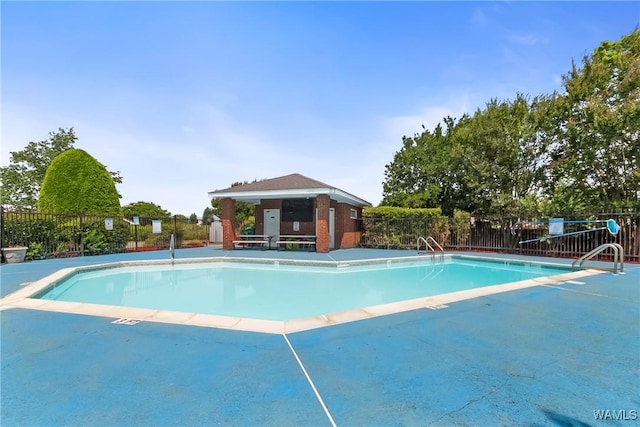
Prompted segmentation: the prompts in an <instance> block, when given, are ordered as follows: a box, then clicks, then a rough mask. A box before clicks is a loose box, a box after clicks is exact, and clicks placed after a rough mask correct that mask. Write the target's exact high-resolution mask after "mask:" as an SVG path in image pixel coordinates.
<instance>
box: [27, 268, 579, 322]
mask: <svg viewBox="0 0 640 427" xmlns="http://www.w3.org/2000/svg"><path fill="white" fill-rule="evenodd" d="M566 272H567V270H565V269H560V268H550V267H546V266H541V265H529V264H518V263H508V262H487V261H476V260H463V259H450V260H445V261H444V262H441V263H439V262H436V263H431V262H425V263H394V264H377V265H369V266H357V267H342V268H335V267H308V266H304V267H301V266H284V265H279V266H276V265H273V264H268V265H256V264H244V263H208V264H202V263H200V264H178V265H175V266H171V265H158V266H149V265H147V266H136V267H121V268H109V269H103V270H95V271H91V272H80V273H77V274H75V275H73V276H72V277H70V278H68V279H66V280H65V281H63V282H61V283H58V284H57V285H56V286H55V287H52V288H51V289H49V290H48V291H46V293H44V294H43V295H41V296H40V298H43V299H50V300H62V301H74V302H84V303H95V304H108V305H119V306H128V307H140V308H152V309H162V310H171V311H183V312H189V313H204V314H219V315H227V316H236V317H250V318H256V319H267V320H291V319H297V318H304V317H312V316H317V315H321V314H328V313H335V312H340V311H345V310H351V309H355V308H359V307H367V306H373V305H378V304H385V303H390V302H396V301H402V300H408V299H414V298H419V297H425V296H432V295H439V294H444V293H449V292H455V291H460V290H465V289H472V288H479V287H484V286H490V285H497V284H503V283H509V282H515V281H519V280H526V279H532V278H535V277H542V276H551V275H554V274H561V273H566Z"/></svg>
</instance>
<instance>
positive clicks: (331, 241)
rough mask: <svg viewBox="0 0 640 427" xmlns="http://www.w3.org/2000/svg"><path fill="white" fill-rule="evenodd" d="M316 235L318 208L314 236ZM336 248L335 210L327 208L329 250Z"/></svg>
mask: <svg viewBox="0 0 640 427" xmlns="http://www.w3.org/2000/svg"><path fill="white" fill-rule="evenodd" d="M317 234H318V208H316V235H317ZM335 247H336V210H335V208H329V249H334V248H335Z"/></svg>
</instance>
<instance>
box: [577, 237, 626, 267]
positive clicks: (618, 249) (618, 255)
mask: <svg viewBox="0 0 640 427" xmlns="http://www.w3.org/2000/svg"><path fill="white" fill-rule="evenodd" d="M609 248H611V249H613V270H612V271H613V272H614V273H617V272H618V263H620V272H621V273H622V272H624V248H623V247H622V245H619V244H618V243H604V244H602V245H600V246H598V247H597V248H595V249H594V250H592V251H591V252H588V253H586V254H584V255H582V256H581V257H580V258H578V259H577V260H575V261H573V263H571V269H572V270H573V269H574V268H576V266H577V267H578V268H582V264H583V263H584V262H585V261H587V260H589V259H591V258H593V257H594V256H596V255H598V254H599V253H602V252H604V251H605V250H606V249H609Z"/></svg>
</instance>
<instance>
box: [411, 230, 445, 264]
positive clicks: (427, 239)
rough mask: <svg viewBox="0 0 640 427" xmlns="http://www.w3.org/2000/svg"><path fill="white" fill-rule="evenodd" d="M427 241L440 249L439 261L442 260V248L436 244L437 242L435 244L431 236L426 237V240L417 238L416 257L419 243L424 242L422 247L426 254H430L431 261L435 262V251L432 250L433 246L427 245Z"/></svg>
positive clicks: (418, 251) (420, 237)
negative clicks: (424, 248)
mask: <svg viewBox="0 0 640 427" xmlns="http://www.w3.org/2000/svg"><path fill="white" fill-rule="evenodd" d="M429 241H431V242H433V244H434V245H435V246H436V247H437V248H438V249H440V252H439V254H440V260H444V249H443V248H442V246H440V245H439V244H438V242H436V240H435V239H434V238H433V237H431V236H427V238H426V239H425V238H424V237H422V236H419V237H418V242H417V243H416V252H417V253H418V255H420V242H424V245H425V247H426V250H427V251H426V253H431V259H432V260H433V261H434V262H435V256H436V252H437V251H436V250H435V249H434V248H433V246H431V245H430V244H429Z"/></svg>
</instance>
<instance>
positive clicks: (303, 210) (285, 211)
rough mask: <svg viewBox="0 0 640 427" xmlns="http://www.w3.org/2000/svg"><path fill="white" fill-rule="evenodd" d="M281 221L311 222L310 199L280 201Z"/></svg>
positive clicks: (311, 208)
mask: <svg viewBox="0 0 640 427" xmlns="http://www.w3.org/2000/svg"><path fill="white" fill-rule="evenodd" d="M282 221H284V222H293V221H300V222H311V221H313V200H312V199H285V200H283V201H282Z"/></svg>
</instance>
